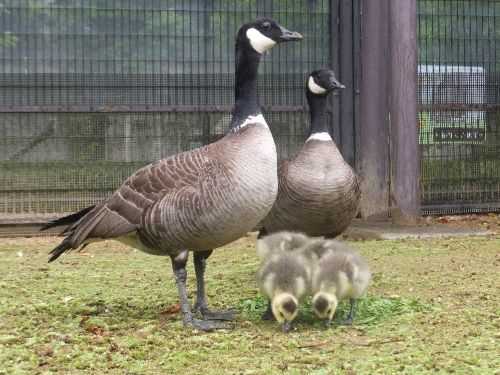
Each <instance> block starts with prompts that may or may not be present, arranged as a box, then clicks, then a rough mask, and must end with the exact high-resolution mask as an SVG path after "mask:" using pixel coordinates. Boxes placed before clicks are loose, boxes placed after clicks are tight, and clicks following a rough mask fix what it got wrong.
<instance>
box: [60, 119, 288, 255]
mask: <svg viewBox="0 0 500 375" xmlns="http://www.w3.org/2000/svg"><path fill="white" fill-rule="evenodd" d="M261 118H262V117H261ZM276 166H277V156H276V147H275V144H274V140H273V138H272V135H271V132H270V130H269V128H268V126H267V124H265V122H264V123H259V122H256V123H250V124H248V125H246V126H244V127H242V128H240V129H238V130H233V131H231V132H230V133H228V134H227V135H226V136H225V137H224V138H222V139H221V140H219V141H217V142H214V143H212V144H210V145H207V146H204V147H201V148H198V149H195V150H192V151H187V152H183V153H180V154H177V155H174V156H172V157H169V158H166V159H162V160H159V161H157V162H155V163H152V164H149V165H147V166H145V167H143V168H141V169H139V170H138V171H137V172H136V173H134V174H133V175H132V176H130V177H129V178H128V179H127V180H126V181H125V182H124V183H123V185H122V186H121V187H120V188H119V189H118V190H117V191H116V192H115V193H114V194H113V195H112V196H111V197H110V198H109V199H108V200H106V201H105V202H103V203H101V204H99V205H96V206H95V207H94V208H93V209H92V210H91V211H90V212H88V213H87V214H85V215H84V216H83V217H82V218H81V219H80V220H78V221H77V222H76V223H74V224H73V225H71V226H70V227H68V228H67V229H66V230H65V231H64V234H65V235H67V238H66V239H65V241H67V242H66V243H67V244H68V245H69V246H70V247H71V248H78V247H79V246H81V245H82V244H85V243H86V242H89V241H92V240H94V239H110V238H112V239H117V240H120V241H122V242H125V243H127V244H129V245H132V246H134V247H136V248H139V249H140V250H143V251H145V252H147V253H151V254H156V255H172V254H176V253H178V252H180V251H182V250H185V249H189V250H207V249H212V248H216V247H219V246H222V245H225V244H227V243H229V242H231V241H233V240H235V239H237V238H239V237H241V236H242V235H244V234H245V233H246V232H248V231H250V230H251V229H252V228H254V227H255V225H256V224H257V223H258V222H259V221H260V220H261V219H262V218H263V217H264V216H265V215H266V214H267V213H268V212H269V210H270V209H271V207H272V205H273V203H274V201H275V198H276V195H277V190H278V181H277V170H276Z"/></svg>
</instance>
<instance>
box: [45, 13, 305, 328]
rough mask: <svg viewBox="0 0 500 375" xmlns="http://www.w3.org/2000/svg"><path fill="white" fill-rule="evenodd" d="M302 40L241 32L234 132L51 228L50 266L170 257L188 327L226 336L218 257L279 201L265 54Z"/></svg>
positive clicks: (267, 30) (280, 31)
mask: <svg viewBox="0 0 500 375" xmlns="http://www.w3.org/2000/svg"><path fill="white" fill-rule="evenodd" d="M299 39H302V36H301V35H300V34H299V33H297V32H292V31H289V30H286V29H285V28H283V27H282V26H280V25H279V24H278V23H276V22H275V21H273V20H271V19H267V18H264V19H259V20H257V21H255V22H251V23H247V24H245V25H243V26H242V27H241V28H240V29H239V31H238V34H237V37H236V72H235V73H236V82H235V99H236V100H235V106H234V109H233V112H232V120H231V125H230V127H231V129H230V131H229V132H228V134H227V135H226V136H224V137H223V138H222V139H220V140H219V141H217V142H214V143H212V144H209V145H207V146H204V147H201V148H198V149H194V150H192V151H187V152H182V153H180V154H177V155H174V156H171V157H168V158H166V159H162V160H159V161H156V162H154V163H152V164H149V165H147V166H145V167H143V168H141V169H139V170H138V171H137V172H135V173H134V174H133V175H132V176H130V177H129V178H128V179H127V180H126V181H125V182H124V183H123V185H122V186H121V187H120V188H119V189H118V190H117V191H116V192H115V193H114V194H113V195H112V196H111V197H110V198H109V199H107V200H106V201H104V202H102V203H100V204H97V205H96V206H94V207H88V208H86V209H83V210H82V211H80V212H77V213H74V214H72V215H69V216H66V217H63V218H60V219H58V220H55V221H53V222H50V223H48V224H47V225H46V226H45V227H44V228H43V229H47V228H50V227H55V226H60V225H65V226H66V228H65V229H64V231H63V233H62V234H63V235H65V238H64V240H63V241H62V242H61V243H60V244H59V246H57V247H56V248H55V249H53V250H52V251H51V254H52V255H51V257H50V259H49V262H52V261H54V260H55V259H57V258H58V257H59V256H60V255H61V254H63V253H64V252H66V251H69V250H71V249H78V248H80V247H81V246H84V245H85V244H87V243H89V242H92V241H95V240H102V239H116V240H119V241H122V242H124V243H126V244H129V245H132V246H134V247H136V248H138V249H140V250H142V251H144V252H146V253H149V254H154V255H168V256H170V258H171V261H172V267H173V271H174V275H175V280H176V284H177V288H178V293H179V298H180V304H181V312H182V314H183V322H184V324H185V325H187V326H192V327H195V328H198V329H201V330H212V329H217V328H226V327H227V326H226V325H225V324H223V323H222V322H220V321H217V319H224V318H229V316H228V314H223V313H211V312H210V311H209V310H208V308H207V302H206V294H205V288H204V272H205V266H206V259H207V258H208V257H209V256H210V254H211V252H212V250H211V249H214V248H217V247H219V246H223V245H225V244H227V243H229V242H231V241H234V240H236V239H237V238H239V237H241V236H242V235H244V234H245V233H247V232H248V231H250V230H251V229H253V228H254V227H255V226H256V225H257V223H258V222H259V221H260V220H262V219H263V218H264V217H265V216H266V215H267V213H268V212H269V210H270V209H271V207H272V205H273V203H274V201H275V199H276V195H277V190H278V179H277V155H276V146H275V144H274V140H273V137H272V135H271V132H270V130H269V127H268V125H267V123H266V121H265V119H264V117H263V116H262V113H261V110H260V107H259V103H258V99H257V70H258V66H259V62H260V58H261V56H262V54H263V53H264V52H265V51H266V50H268V49H270V48H272V47H273V46H274V45H276V44H277V43H280V42H286V41H293V40H299ZM188 250H193V251H195V253H194V266H195V272H196V279H197V293H196V298H197V301H196V304H195V306H194V309H193V310H194V311H196V310H199V311H200V312H201V314H202V317H203V320H199V319H195V318H194V317H193V312H192V311H191V307H190V304H189V301H188V296H187V290H186V262H187V259H188Z"/></svg>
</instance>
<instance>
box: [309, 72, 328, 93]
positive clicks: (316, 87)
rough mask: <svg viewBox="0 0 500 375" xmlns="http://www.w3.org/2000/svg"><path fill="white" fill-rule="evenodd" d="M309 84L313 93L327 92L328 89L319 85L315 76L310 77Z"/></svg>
mask: <svg viewBox="0 0 500 375" xmlns="http://www.w3.org/2000/svg"><path fill="white" fill-rule="evenodd" d="M307 86H309V90H311V92H312V93H313V94H324V93H325V92H326V89H324V88H323V87H321V86H320V85H318V84H317V83H316V82H315V81H314V78H313V77H312V76H311V77H309V82H308V83H307Z"/></svg>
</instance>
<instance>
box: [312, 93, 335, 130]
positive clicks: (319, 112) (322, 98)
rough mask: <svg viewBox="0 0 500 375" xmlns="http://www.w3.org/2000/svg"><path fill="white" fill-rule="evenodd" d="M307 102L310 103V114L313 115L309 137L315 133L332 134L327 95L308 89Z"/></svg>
mask: <svg viewBox="0 0 500 375" xmlns="http://www.w3.org/2000/svg"><path fill="white" fill-rule="evenodd" d="M306 97H307V102H308V103H309V114H310V117H311V128H310V129H309V134H308V137H309V136H310V135H311V134H314V133H323V132H325V133H328V134H330V136H332V132H331V129H330V126H329V125H328V121H327V117H326V104H327V103H326V99H327V95H315V94H313V93H311V92H310V91H309V90H307V93H306Z"/></svg>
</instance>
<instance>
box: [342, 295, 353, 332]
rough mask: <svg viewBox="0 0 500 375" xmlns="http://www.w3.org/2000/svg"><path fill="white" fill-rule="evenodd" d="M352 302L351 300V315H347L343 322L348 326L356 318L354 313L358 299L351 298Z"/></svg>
mask: <svg viewBox="0 0 500 375" xmlns="http://www.w3.org/2000/svg"><path fill="white" fill-rule="evenodd" d="M350 302H351V308H350V310H349V315H347V318H346V319H345V320H344V321H343V322H342V323H341V324H343V325H346V326H350V325H352V321H353V320H354V314H355V310H356V299H355V298H351V299H350Z"/></svg>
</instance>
